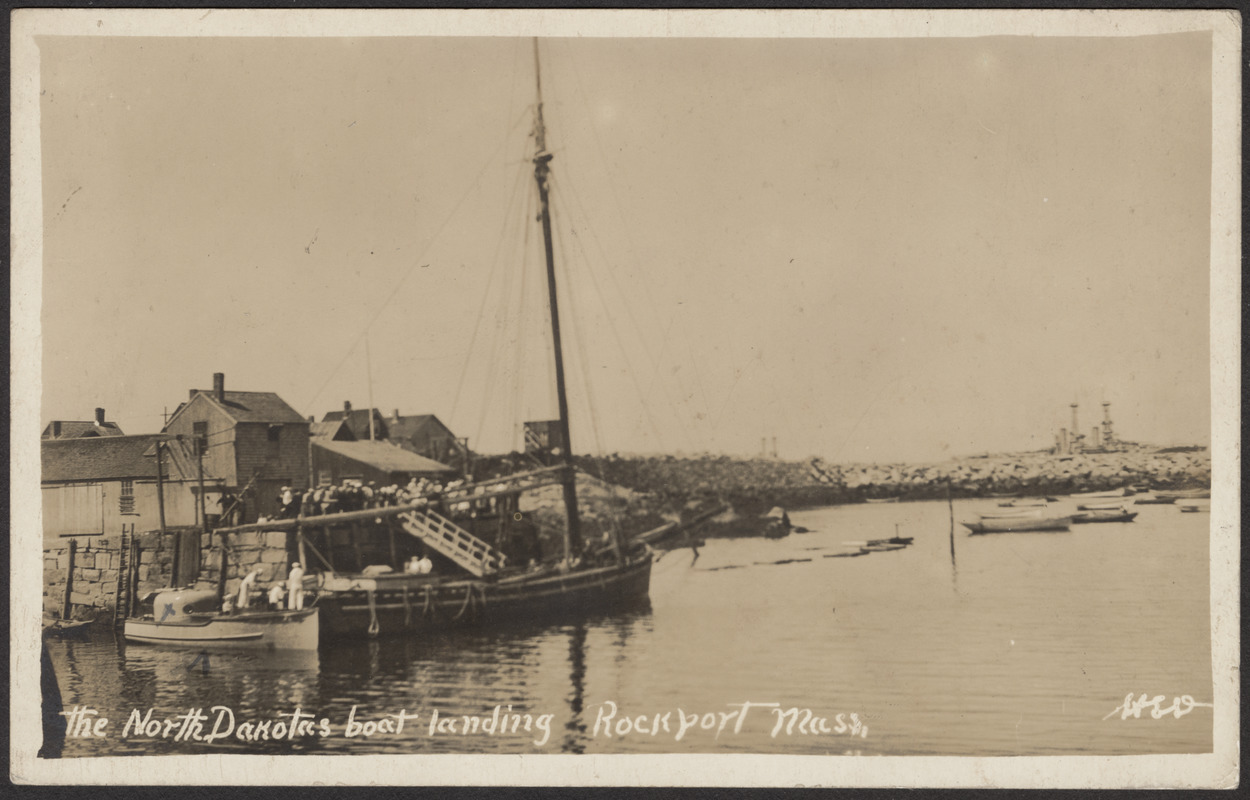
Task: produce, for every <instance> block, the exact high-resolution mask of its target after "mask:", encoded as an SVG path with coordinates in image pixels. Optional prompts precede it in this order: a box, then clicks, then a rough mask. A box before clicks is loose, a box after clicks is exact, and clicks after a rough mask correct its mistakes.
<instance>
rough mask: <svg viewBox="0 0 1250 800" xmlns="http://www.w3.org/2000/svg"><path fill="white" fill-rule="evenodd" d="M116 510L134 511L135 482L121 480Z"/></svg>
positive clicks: (124, 512)
mask: <svg viewBox="0 0 1250 800" xmlns="http://www.w3.org/2000/svg"><path fill="white" fill-rule="evenodd" d="M117 506H118V510H119V511H121V513H123V514H134V513H135V482H134V481H122V490H121V494H120V495H118V498H117Z"/></svg>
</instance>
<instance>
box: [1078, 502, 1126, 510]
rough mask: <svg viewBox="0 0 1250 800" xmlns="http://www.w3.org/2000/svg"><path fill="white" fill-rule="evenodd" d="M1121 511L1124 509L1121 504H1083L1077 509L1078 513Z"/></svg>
mask: <svg viewBox="0 0 1250 800" xmlns="http://www.w3.org/2000/svg"><path fill="white" fill-rule="evenodd" d="M1121 509H1123V506H1121V505H1120V504H1119V503H1081V504H1080V505H1078V506H1077V507H1076V510H1077V511H1115V510H1121Z"/></svg>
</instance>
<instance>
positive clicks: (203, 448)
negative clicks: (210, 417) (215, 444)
mask: <svg viewBox="0 0 1250 800" xmlns="http://www.w3.org/2000/svg"><path fill="white" fill-rule="evenodd" d="M191 433H192V435H194V436H195V450H196V452H197V453H207V452H208V423H207V422H193V423H191Z"/></svg>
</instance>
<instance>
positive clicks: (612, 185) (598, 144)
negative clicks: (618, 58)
mask: <svg viewBox="0 0 1250 800" xmlns="http://www.w3.org/2000/svg"><path fill="white" fill-rule="evenodd" d="M565 47H566V51H567V49H568V48H570V47H571V44H570V43H568V42H566V43H565ZM568 58H569V61H570V62H575V61H576V59H574V57H573V54H572V52H571V51H568ZM571 71H572V73H573V78H574V80H575V81H576V83H577V92H578V94H579V95H580V96H581V98H582V105H583V107H585V108H589V107H590V104H589V102H588V100H587V96H586V92H585V90H584V88H583V87H582V73H581V70H579V69H577V68H576V66H574V68H573V69H572V70H571ZM590 132H591V135H592V136H593V137H594V140H595V148H596V149H597V150H598V152H599V160H600V161H601V163H602V164H603V169H604V172H606V173H607V174H608V182H607V183H608V189H609V191H610V192H611V194H612V202H613V203H615V204H616V214H617V217H618V218H619V219H620V220H622V222H623V221H624V220H625V212H624V208H623V206H622V205H621V197H620V194H619V193H618V192H617V190H616V181H614V180H613V179H612V170H611V167H609V162H608V158H607V155H606V151H605V150H604V147H603V140H602V139H601V138H600V137H599V125H598V124H597V123H596V121H595V119H594V116H593V115H592V116H591V117H590ZM621 229H622V230H623V231H624V233H625V242H626V246H627V247H628V248H629V252H630V253H631V254H633V253H637V252H638V247H637V246H636V245H635V244H634V240H633V235H632V233H631V231H632V230H633V229H632V228H631V227H630V226H629V225H624V224H623V225H622V226H621ZM638 282H639V283H641V284H642V290H643V293H644V294H645V295H646V300H647V306H648V307H649V308H658V306H657V305H656V302H655V299H654V298H653V297H652V296H651V287H650V285H649V284H648V283H647V282H646V281H638ZM627 309H628V306H627ZM644 346H645V343H644Z"/></svg>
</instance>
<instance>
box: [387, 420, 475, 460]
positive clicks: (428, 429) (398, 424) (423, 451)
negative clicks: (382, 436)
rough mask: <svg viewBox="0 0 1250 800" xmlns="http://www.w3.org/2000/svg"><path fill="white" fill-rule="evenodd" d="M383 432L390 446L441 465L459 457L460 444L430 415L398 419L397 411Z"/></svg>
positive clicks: (445, 427)
mask: <svg viewBox="0 0 1250 800" xmlns="http://www.w3.org/2000/svg"><path fill="white" fill-rule="evenodd" d="M387 430H388V431H389V432H390V437H389V438H390V440H391V441H392V442H394V443H395V444H397V445H399V446H400V447H402V448H404V449H405V450H408V451H410V452H413V453H416V454H417V455H422V456H425V457H426V458H432V459H434V460H435V461H441V462H443V463H452V462H454V461H455V460H456V459H460V458H462V457H463V454H464V449H465V448H464V446H463V445H462V444H461V441H460V440H459V439H457V438H456V434H454V433H452V432H451V429H450V428H448V427H447V426H446V425H444V424H443V423H442V421H441V420H439V418H438V417H436V416H434V415H433V414H410V415H408V416H400V415H399V409H398V408H397V409H395V411H394V413H392V415H391V418H390V419H389V420H387Z"/></svg>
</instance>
